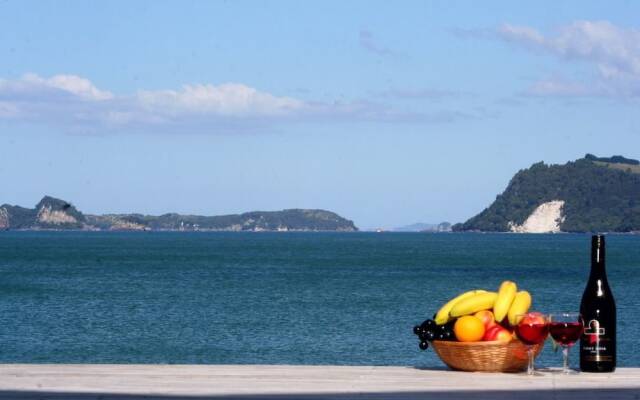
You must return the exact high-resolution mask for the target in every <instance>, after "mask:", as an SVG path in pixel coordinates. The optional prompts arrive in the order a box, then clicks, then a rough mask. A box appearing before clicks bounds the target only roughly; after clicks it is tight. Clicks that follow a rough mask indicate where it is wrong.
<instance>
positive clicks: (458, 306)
mask: <svg viewBox="0 0 640 400" xmlns="http://www.w3.org/2000/svg"><path fill="white" fill-rule="evenodd" d="M530 307H531V295H530V294H529V292H527V291H526V290H522V291H518V286H517V285H516V284H515V282H512V281H504V282H502V284H501V285H500V288H499V289H498V291H497V292H490V291H486V290H481V289H477V290H470V291H468V292H464V293H462V294H460V295H458V296H456V297H454V298H453V299H451V300H449V301H448V302H447V303H446V304H444V305H443V306H442V307H441V308H440V310H438V312H437V313H436V315H435V318H434V321H435V323H436V324H437V325H444V324H446V323H448V322H450V321H452V320H453V319H456V318H459V317H462V316H465V315H472V314H475V313H476V312H478V311H482V310H492V311H493V315H494V316H495V320H496V321H498V322H501V321H503V320H504V319H505V317H506V318H507V319H508V321H509V324H510V325H511V326H514V325H517V323H518V322H519V321H517V316H518V315H519V314H524V313H526V312H527V311H529V308H530Z"/></svg>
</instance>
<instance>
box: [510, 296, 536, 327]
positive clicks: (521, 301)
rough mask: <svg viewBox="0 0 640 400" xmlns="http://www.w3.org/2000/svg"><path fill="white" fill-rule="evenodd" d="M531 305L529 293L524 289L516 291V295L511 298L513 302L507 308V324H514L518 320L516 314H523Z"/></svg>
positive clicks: (516, 323)
mask: <svg viewBox="0 0 640 400" xmlns="http://www.w3.org/2000/svg"><path fill="white" fill-rule="evenodd" d="M530 307H531V295H530V294H529V292H527V291H526V290H523V291H521V292H518V293H516V297H515V298H514V299H513V303H512V304H511V307H510V308H509V313H508V315H507V316H508V318H509V325H511V326H516V325H518V323H519V322H520V321H518V318H517V317H518V315H520V314H525V313H526V312H527V311H529V308H530Z"/></svg>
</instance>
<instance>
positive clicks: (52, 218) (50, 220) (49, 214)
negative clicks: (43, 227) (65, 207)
mask: <svg viewBox="0 0 640 400" xmlns="http://www.w3.org/2000/svg"><path fill="white" fill-rule="evenodd" d="M38 222H41V223H44V224H51V225H62V224H75V223H77V222H78V220H77V219H75V217H73V216H71V215H69V214H67V213H65V212H64V211H59V210H56V211H52V210H51V206H42V207H41V208H40V211H38Z"/></svg>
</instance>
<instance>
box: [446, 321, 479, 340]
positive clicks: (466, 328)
mask: <svg viewBox="0 0 640 400" xmlns="http://www.w3.org/2000/svg"><path fill="white" fill-rule="evenodd" d="M453 333H455V335H456V339H458V341H460V342H477V341H479V340H482V337H483V336H484V324H483V323H482V320H481V319H480V318H478V317H474V316H473V315H465V316H464V317H460V318H458V320H457V321H456V323H455V325H453Z"/></svg>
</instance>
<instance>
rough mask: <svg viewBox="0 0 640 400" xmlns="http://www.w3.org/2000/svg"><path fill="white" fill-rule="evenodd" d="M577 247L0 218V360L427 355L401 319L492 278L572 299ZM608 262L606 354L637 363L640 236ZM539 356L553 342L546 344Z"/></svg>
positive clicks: (422, 361) (584, 241) (577, 284)
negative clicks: (74, 227)
mask: <svg viewBox="0 0 640 400" xmlns="http://www.w3.org/2000/svg"><path fill="white" fill-rule="evenodd" d="M589 246H590V236H588V235H507V234H409V233H408V234H402V233H393V234H392V233H389V234H376V233H93V232H90V233H81V232H0V362H2V363H9V362H11V363H13V362H21V363H36V362H38V363H216V364H222V363H233V364H249V363H251V364H253V363H260V364H262V363H265V364H347V365H357V364H374V365H415V366H430V367H439V366H441V365H442V364H441V363H440V361H439V360H438V359H437V357H436V356H435V354H434V353H433V351H432V350H431V349H429V350H428V351H426V352H422V351H420V350H419V349H418V342H417V339H416V338H415V336H413V334H412V333H411V329H412V327H413V325H414V324H416V323H419V322H421V321H422V320H424V319H425V318H427V317H429V316H431V315H432V314H433V313H434V312H435V310H437V308H438V307H439V306H440V305H441V303H443V302H444V301H446V300H448V299H449V298H450V297H452V296H453V295H456V294H458V293H459V292H462V291H465V290H468V289H472V288H488V289H492V290H495V289H497V287H498V285H499V284H500V282H501V281H502V280H504V279H512V280H515V281H516V282H517V283H518V285H519V286H520V287H521V288H524V289H527V290H529V291H530V292H531V293H532V295H533V300H534V308H535V309H537V310H540V311H546V312H549V311H552V310H576V311H577V308H578V306H579V303H580V297H581V295H582V290H583V288H584V285H585V283H586V279H587V276H588V273H589ZM607 261H608V266H607V270H608V274H609V281H610V284H611V287H612V289H613V292H614V295H615V299H616V303H617V307H618V365H619V366H640V351H638V349H637V344H638V338H640V295H639V290H640V236H610V237H608V259H607ZM573 353H574V354H573V362H574V363H575V361H576V359H577V357H576V356H577V352H575V351H574V352H573ZM538 364H540V365H541V366H544V365H547V366H559V365H560V354H559V353H558V354H554V353H553V352H552V351H551V346H547V347H546V348H545V350H544V352H543V354H542V356H541V358H540V359H539V362H538ZM574 365H575V364H574Z"/></svg>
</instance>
